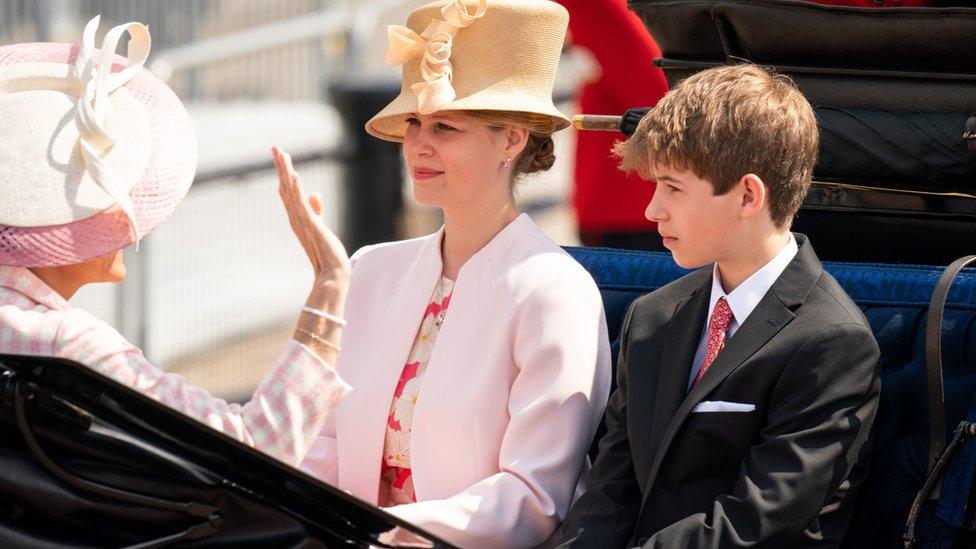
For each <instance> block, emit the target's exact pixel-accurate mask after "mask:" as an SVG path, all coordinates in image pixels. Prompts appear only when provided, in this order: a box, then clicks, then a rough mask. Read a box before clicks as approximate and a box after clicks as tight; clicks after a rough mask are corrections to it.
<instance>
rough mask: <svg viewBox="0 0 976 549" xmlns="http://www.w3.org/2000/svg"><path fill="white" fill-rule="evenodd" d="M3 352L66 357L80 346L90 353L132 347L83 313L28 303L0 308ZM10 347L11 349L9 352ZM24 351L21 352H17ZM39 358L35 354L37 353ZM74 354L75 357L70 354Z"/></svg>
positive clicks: (98, 320) (114, 331) (94, 317)
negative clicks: (27, 351)
mask: <svg viewBox="0 0 976 549" xmlns="http://www.w3.org/2000/svg"><path fill="white" fill-rule="evenodd" d="M0 332H3V334H4V337H3V338H0V339H2V340H3V345H0V347H2V350H0V352H12V353H13V354H21V352H20V351H23V350H24V349H28V348H30V349H34V350H40V351H41V352H42V354H54V355H57V356H65V354H66V351H70V350H72V349H74V348H75V347H77V346H81V347H84V348H85V349H86V350H89V351H99V352H101V351H106V350H110V351H117V350H128V349H130V348H131V347H132V345H131V344H130V343H129V342H128V341H127V340H126V339H125V338H124V337H123V336H122V334H120V333H119V332H118V330H116V329H115V328H113V327H112V326H111V325H109V324H108V323H107V322H105V321H103V320H101V319H99V318H97V317H96V316H95V315H93V314H91V313H90V312H88V311H86V310H84V309H78V308H73V307H72V308H67V309H51V308H48V307H44V306H43V305H38V304H31V303H28V302H20V303H6V304H4V305H3V306H0ZM8 347H9V348H8ZM18 348H22V349H18ZM35 354H36V353H35ZM67 354H69V355H70V354H72V353H70V352H69V353H67Z"/></svg>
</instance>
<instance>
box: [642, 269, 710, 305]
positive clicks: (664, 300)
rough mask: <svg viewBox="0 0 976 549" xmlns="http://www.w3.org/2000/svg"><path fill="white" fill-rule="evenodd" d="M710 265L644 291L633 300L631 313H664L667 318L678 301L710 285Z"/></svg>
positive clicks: (706, 288)
mask: <svg viewBox="0 0 976 549" xmlns="http://www.w3.org/2000/svg"><path fill="white" fill-rule="evenodd" d="M711 279H712V266H711V265H708V266H706V267H702V268H700V269H697V270H695V271H692V272H690V273H688V274H686V275H684V276H682V277H680V278H678V279H676V280H673V281H671V282H669V283H667V284H665V285H664V286H661V287H660V288H658V289H656V290H653V291H651V292H649V293H646V294H644V295H642V296H640V297H638V298H637V299H635V300H634V303H633V305H632V308H633V311H632V313H631V314H632V315H635V316H640V317H646V316H647V315H653V314H655V313H657V314H665V315H667V316H668V317H669V318H670V316H671V313H672V312H673V311H674V308H675V307H676V306H677V305H678V303H679V302H681V301H682V300H684V299H685V298H687V297H690V296H691V295H692V294H693V293H695V291H696V290H698V289H700V288H704V290H705V291H707V290H708V289H709V288H710V287H711Z"/></svg>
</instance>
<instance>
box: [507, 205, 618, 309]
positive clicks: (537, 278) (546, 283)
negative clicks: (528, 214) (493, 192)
mask: <svg viewBox="0 0 976 549" xmlns="http://www.w3.org/2000/svg"><path fill="white" fill-rule="evenodd" d="M530 223H531V222H530ZM522 233H523V234H522V237H521V238H520V239H519V240H518V241H517V243H515V244H514V245H513V246H511V247H510V248H509V249H507V250H505V251H504V252H502V253H501V254H499V256H498V257H497V258H496V265H495V266H494V267H495V268H493V271H495V273H494V274H495V276H496V277H497V279H498V280H499V282H500V287H501V288H503V289H504V288H507V289H508V290H509V291H511V292H514V293H515V294H523V295H524V296H525V297H527V298H535V299H543V300H545V299H546V297H558V298H570V297H572V296H578V297H579V298H582V299H585V298H586V296H590V297H593V296H596V297H599V291H598V290H597V287H596V283H595V282H594V281H593V277H592V276H590V273H589V272H587V270H586V269H584V268H583V266H582V265H580V264H579V262H577V261H576V260H575V259H574V258H573V257H572V256H571V255H569V253H567V252H566V251H565V250H563V249H562V247H560V246H559V245H558V244H556V243H555V242H554V241H553V240H552V239H551V238H549V236H548V235H546V234H545V233H544V232H543V231H542V230H541V229H539V228H538V227H537V226H535V224H534V223H531V224H526V226H525V227H524V229H523V231H522Z"/></svg>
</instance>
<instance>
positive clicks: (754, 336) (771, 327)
mask: <svg viewBox="0 0 976 549" xmlns="http://www.w3.org/2000/svg"><path fill="white" fill-rule="evenodd" d="M794 237H795V238H796V240H797V245H798V247H799V250H798V252H797V255H796V257H795V258H794V259H793V261H791V262H790V264H789V265H788V266H787V268H786V270H784V271H783V273H782V274H781V275H780V276H779V278H778V279H777V280H776V282H774V283H773V285H772V286H771V287H770V289H769V291H768V292H766V295H765V296H763V298H762V300H761V301H760V302H759V304H758V305H757V306H756V308H755V309H754V310H753V311H752V313H751V314H750V315H749V317H748V318H747V319H746V321H745V322H744V323H743V324H742V326H740V327H739V329H738V330H736V332H735V335H734V336H732V337H731V338H729V340H728V341H727V342H726V344H725V347H724V348H723V349H722V351H721V352H720V353H719V354H718V356H717V357H715V361H714V362H713V363H712V365H711V367H709V369H708V371H707V372H706V373H705V375H704V376H703V377H702V379H701V381H699V382H698V383H697V384H695V385H694V386H693V387H692V388H691V390H690V391H688V393H687V395H686V396H685V397H684V399H683V400H682V402H681V404H680V406H678V408H677V411H675V412H674V414H673V416H665V417H664V418H662V420H661V421H667V418H670V421H668V422H667V428H666V429H665V431H664V434H663V435H662V437H661V440H660V443H659V444H658V445H657V447H656V449H655V448H652V453H653V455H654V461H653V463H652V465H651V470H650V474H649V475H648V478H647V482H646V483H645V485H644V499H645V500H646V498H647V496H648V494H649V492H650V490H651V487H652V486H653V485H654V481H655V479H656V477H657V474H658V471H659V470H660V468H661V463H662V461H663V460H664V458H665V457H666V455H667V452H668V448H669V447H670V446H671V443H672V442H673V441H674V438H675V436H676V435H677V433H678V431H679V430H680V428H681V425H682V424H683V423H684V421H685V419H687V417H688V414H690V413H691V410H692V409H693V408H694V407H695V405H697V404H698V403H699V402H701V401H702V399H704V398H705V397H706V396H708V394H709V393H711V392H712V391H713V390H714V389H715V388H716V387H718V386H719V385H721V383H722V382H723V381H724V380H725V378H727V377H729V376H730V375H731V374H732V372H734V371H735V370H736V369H738V368H739V367H740V366H742V364H743V363H745V361H746V360H748V359H749V357H751V356H752V355H754V354H755V353H756V351H758V350H759V349H761V348H762V347H763V346H764V345H765V344H766V343H767V342H768V341H769V340H770V339H772V338H773V336H775V335H776V334H777V333H779V331H780V330H782V329H783V328H784V327H785V326H786V325H787V324H789V323H790V321H792V320H793V319H794V318H795V317H796V315H795V314H794V313H793V311H794V310H795V308H796V307H798V306H800V305H801V304H802V303H803V301H804V300H806V297H807V295H808V294H809V293H810V290H811V289H812V288H813V285H814V284H815V283H816V281H817V279H819V278H820V275H821V274H822V273H823V267H822V266H821V265H820V261H819V260H818V259H817V256H816V254H815V253H814V252H813V249H812V247H811V246H810V244H809V243H808V242H807V240H806V237H805V236H803V235H800V234H794ZM708 283H709V284H710V283H711V278H709V279H708ZM699 293H705V295H706V298H705V299H706V302H705V303H706V304H707V297H708V296H709V295H710V292H708V291H707V290H706V291H705V292H701V291H699ZM689 302H690V301H689ZM706 310H707V306H706ZM678 321H680V322H682V323H686V322H687V319H685V318H679V317H677V316H676V317H675V319H674V320H673V321H672V322H678ZM698 322H699V323H698V324H697V325H696V326H694V327H693V328H692V330H691V331H693V332H694V335H695V337H694V339H693V341H692V342H691V343H687V336H685V337H682V339H681V340H682V341H685V342H686V344H687V345H690V346H691V347H692V350H691V353H692V356H694V355H693V353H694V352H695V350H696V348H697V345H698V341H699V338H700V335H701V329H702V327H703V326H704V314H702V315H700V319H699V320H698ZM670 331H671V330H670V329H669V334H670ZM675 353H676V354H677V356H679V357H683V356H684V355H685V354H687V349H676V350H675ZM690 360H691V359H689V366H688V369H686V370H685V377H684V383H685V384H687V383H688V377H689V376H690V367H691V366H690ZM662 375H663V372H662ZM659 394H660V389H659ZM656 412H657V406H655V413H656ZM657 421H659V420H658V419H657V418H655V422H657Z"/></svg>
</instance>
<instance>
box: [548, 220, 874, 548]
mask: <svg viewBox="0 0 976 549" xmlns="http://www.w3.org/2000/svg"><path fill="white" fill-rule="evenodd" d="M795 237H796V240H797V244H798V246H799V252H798V253H797V255H796V257H795V258H794V259H793V261H792V262H791V263H790V264H789V265H788V266H787V268H786V270H785V271H784V272H783V273H782V274H781V275H780V277H779V278H778V279H777V280H776V282H775V283H774V284H773V285H772V287H771V288H770V289H769V291H768V292H767V293H766V295H765V296H764V297H763V298H762V300H761V301H760V302H759V304H758V305H757V307H756V308H755V309H754V310H753V312H752V314H750V315H749V317H748V318H747V319H746V320H745V322H744V323H743V324H742V325H741V326H740V327H739V329H738V330H737V331H736V332H735V334H734V335H733V336H732V337H731V338H729V339H728V340H727V341H726V345H725V348H724V349H723V350H722V351H721V352H720V353H719V354H718V356H717V357H716V359H715V361H714V362H713V363H712V365H711V367H710V368H709V369H708V371H707V373H706V374H705V376H704V377H703V378H702V380H701V381H700V382H699V383H698V384H696V385H695V386H693V387H692V388H691V389H690V390H689V389H688V380H689V376H690V373H691V365H692V361H693V358H694V355H695V350H696V348H697V345H698V341H699V338H700V336H701V334H702V328H703V326H704V323H705V316H706V314H707V310H708V301H709V297H710V294H711V276H712V270H711V268H705V269H701V270H699V271H696V272H694V273H691V274H689V275H687V276H685V277H683V278H681V279H679V280H677V281H675V282H673V283H671V284H669V285H667V286H665V287H663V288H661V289H659V290H657V291H655V292H652V293H651V294H648V295H645V296H642V297H641V298H639V299H637V300H636V301H635V302H634V304H633V305H632V306H631V308H630V311H629V312H628V314H627V317H626V319H625V320H624V326H623V330H622V334H621V347H620V355H619V358H618V366H617V368H618V370H617V383H618V388H617V390H616V391H615V392H614V394H613V395H612V396H611V398H610V403H609V405H608V407H607V413H606V422H607V434H606V435H605V436H604V437H603V439H602V440H601V441H600V451H599V454H598V456H597V459H596V462H595V463H594V465H593V469H592V470H591V471H590V475H589V478H588V479H587V483H586V491H585V493H584V494H583V496H582V497H581V498H580V499H579V500H578V501H577V502H576V503H575V504H574V505H573V506H572V508H571V509H570V511H569V514H568V516H567V518H566V520H565V522H564V523H563V525H562V526H561V527H560V528H559V530H558V531H557V532H556V533H555V534H554V535H553V537H552V538H551V539H550V540H549V542H547V544H546V545H547V546H550V547H557V546H560V547H570V546H572V547H586V548H590V547H595V548H601V549H612V548H617V547H625V546H628V545H641V546H643V547H646V548H682V549H683V548H686V547H696V548H697V547H701V548H706V547H707V548H711V549H716V548H725V547H729V548H731V547H776V548H780V547H789V548H790V549H796V548H800V547H836V546H838V545H839V544H840V541H841V539H842V537H843V535H844V532H845V531H846V529H847V526H848V523H849V522H850V515H851V511H852V509H851V499H852V494H853V491H854V489H855V487H856V486H857V485H858V484H859V483H860V481H861V480H862V478H863V476H864V474H865V472H866V471H865V458H866V454H867V448H866V447H867V440H868V434H869V432H870V428H871V424H872V422H873V420H874V416H875V412H876V411H877V406H878V396H879V389H880V382H879V380H878V372H877V362H878V356H879V350H878V345H877V342H876V341H875V339H874V337H873V335H872V332H871V329H870V327H869V326H868V323H867V321H866V320H865V318H864V316H863V315H862V314H861V311H860V309H858V308H857V306H856V305H854V303H853V302H852V301H851V300H850V298H849V297H848V296H847V294H846V293H844V291H843V290H842V289H841V287H840V285H839V284H838V283H837V281H836V280H834V278H833V277H831V276H830V275H829V274H827V273H825V272H824V271H823V268H822V267H821V265H820V261H819V260H818V259H817V256H816V254H815V253H814V251H813V248H812V247H811V246H810V243H809V242H808V241H807V239H806V237H804V236H803V235H795ZM702 401H728V402H737V403H745V404H754V405H755V406H756V409H755V410H754V411H752V412H692V409H693V408H694V407H695V406H696V405H697V404H698V403H700V402H702Z"/></svg>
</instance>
